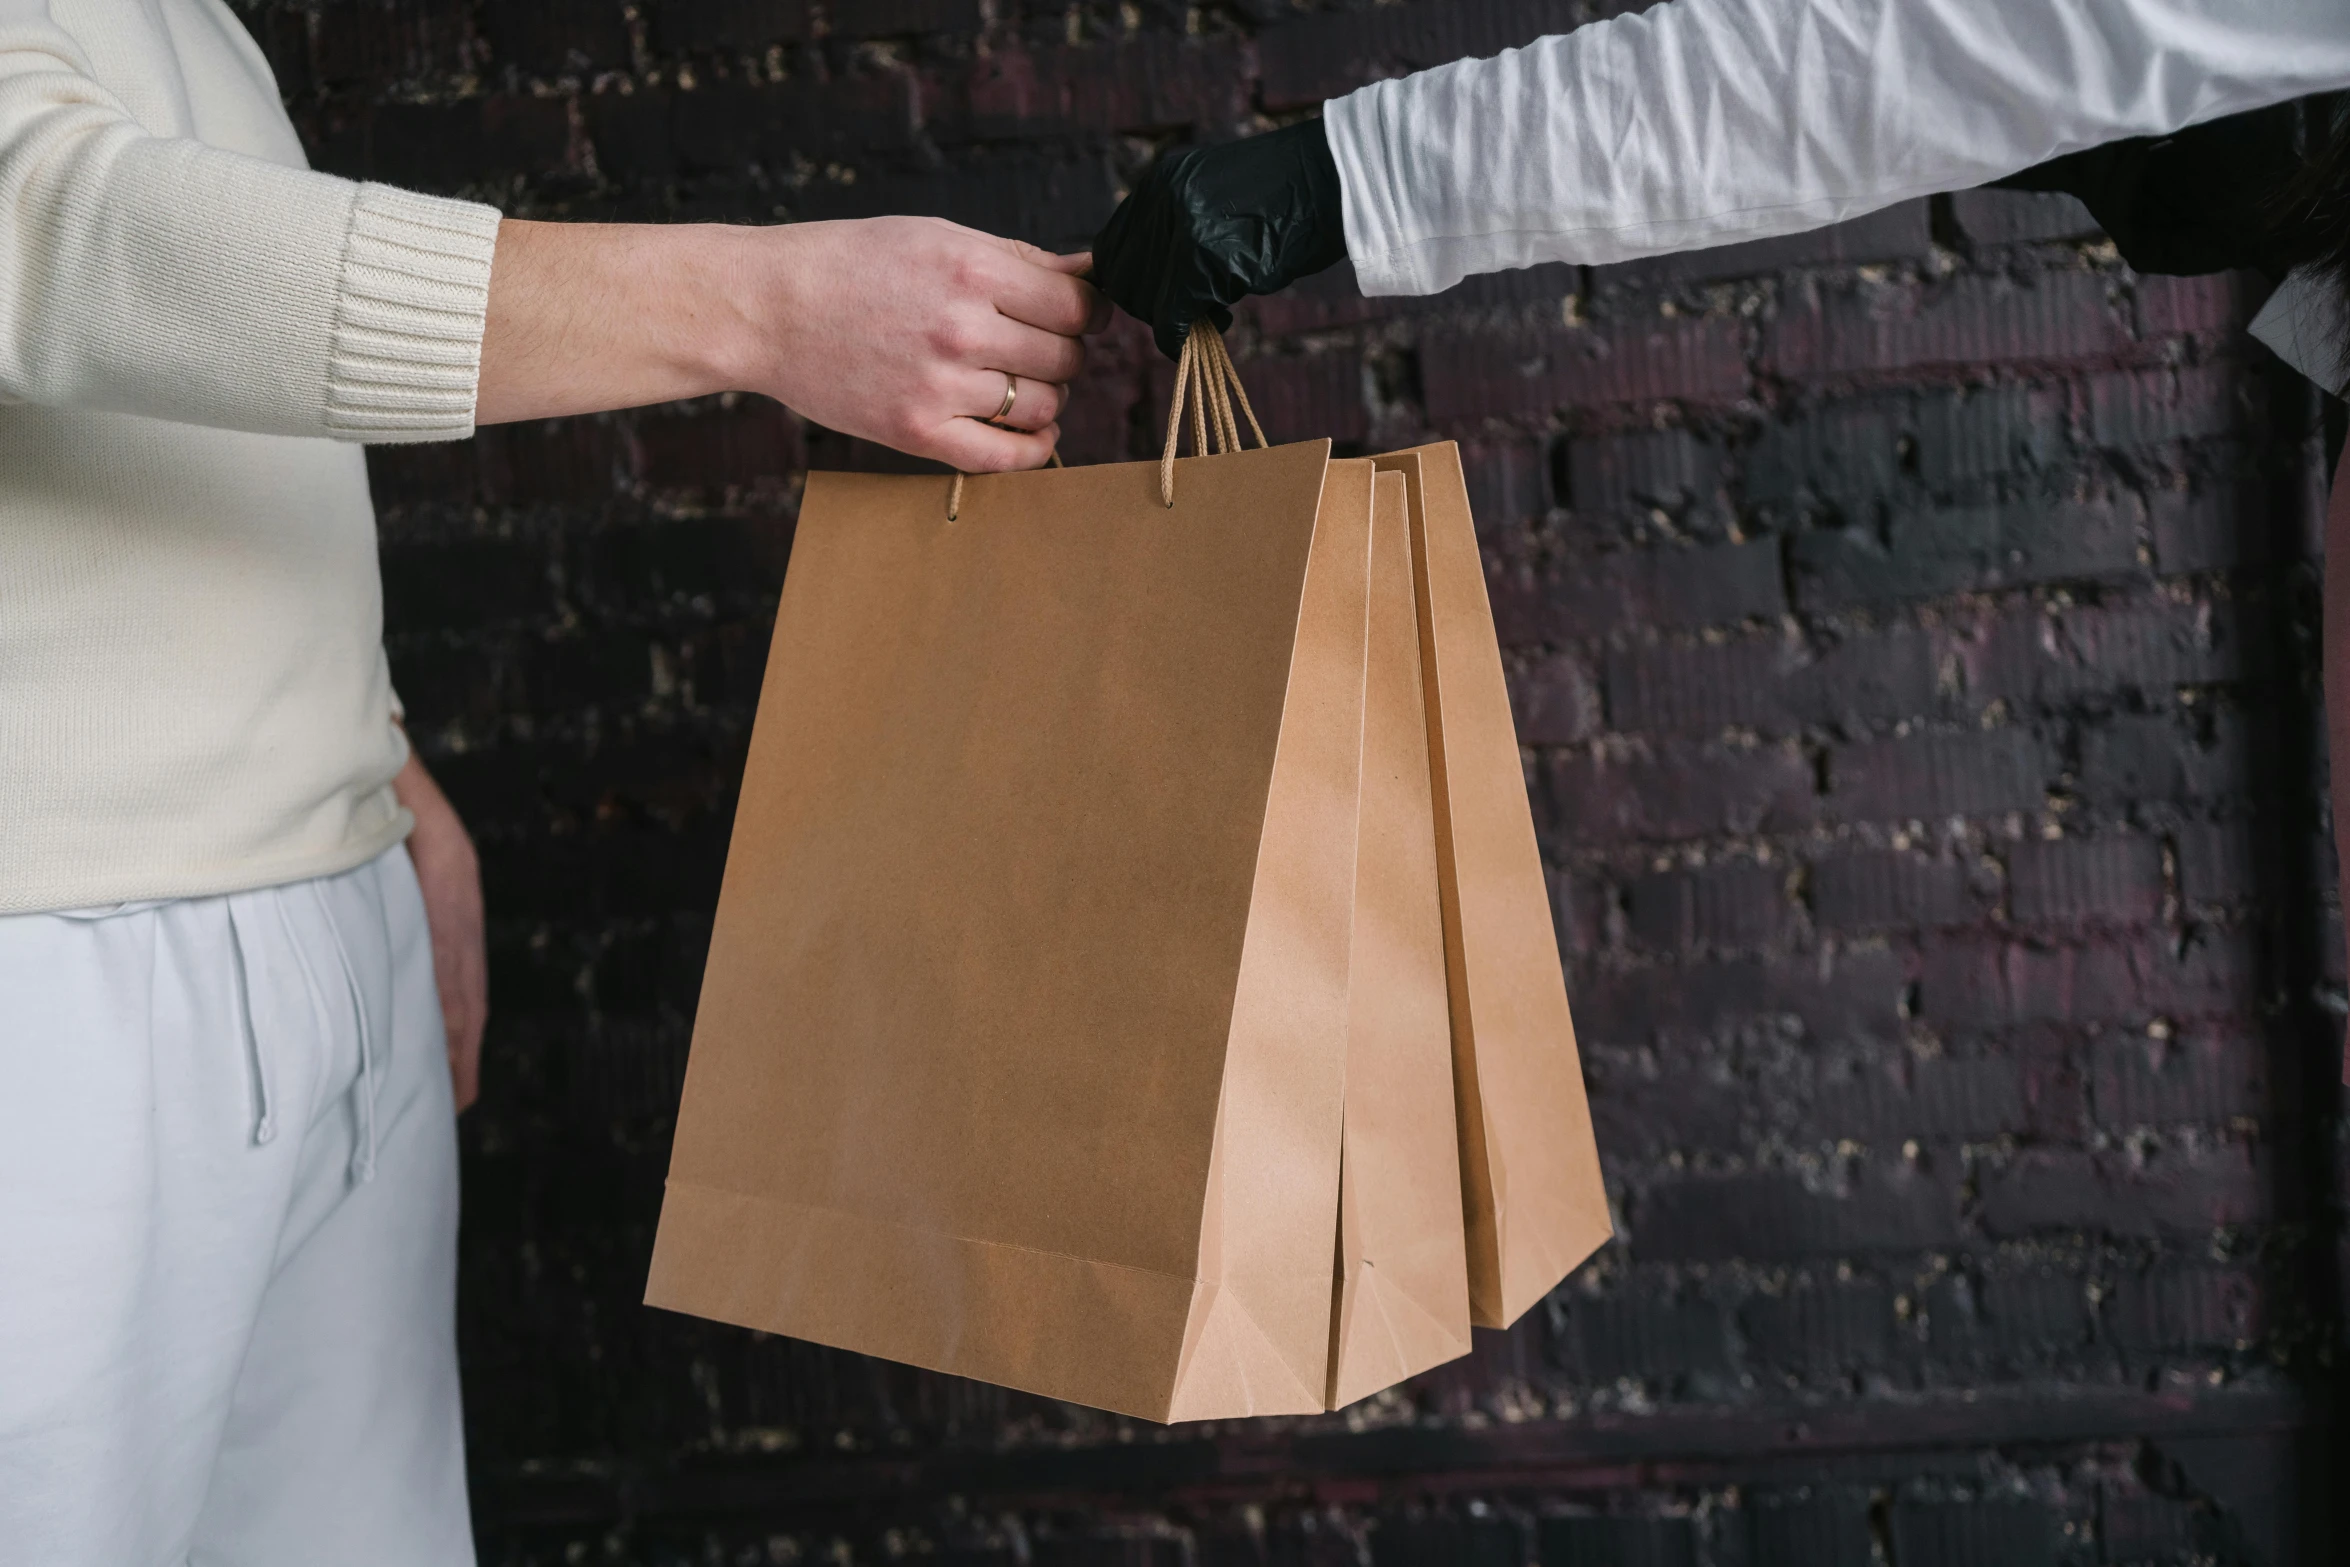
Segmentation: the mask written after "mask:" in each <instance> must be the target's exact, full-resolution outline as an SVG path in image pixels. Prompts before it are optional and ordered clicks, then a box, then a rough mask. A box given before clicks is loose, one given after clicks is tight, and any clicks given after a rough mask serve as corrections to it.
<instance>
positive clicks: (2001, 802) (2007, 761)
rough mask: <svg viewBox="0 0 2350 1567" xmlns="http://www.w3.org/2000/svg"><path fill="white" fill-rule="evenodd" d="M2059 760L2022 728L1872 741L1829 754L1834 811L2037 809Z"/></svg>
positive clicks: (1887, 815) (1919, 816) (1933, 813)
mask: <svg viewBox="0 0 2350 1567" xmlns="http://www.w3.org/2000/svg"><path fill="white" fill-rule="evenodd" d="M2054 776H2055V764H2054V763H2053V762H2052V760H2051V759H2050V758H2049V756H2048V755H2047V753H2046V750H2045V748H2044V747H2043V746H2042V745H2041V743H2040V742H2039V741H2038V740H2037V739H2036V738H2034V737H2033V736H2032V735H2030V734H2029V733H2026V732H2025V731H2023V730H2020V729H1988V730H1971V731H1961V732H1956V733H1951V732H1941V733H1927V734H1918V735H1911V736H1909V737H1907V738H1905V739H1899V740H1874V741H1868V742H1864V743H1862V744H1859V745H1851V746H1845V747H1842V748H1840V749H1837V750H1834V751H1831V752H1830V753H1829V761H1828V780H1829V782H1828V795H1827V800H1826V805H1827V809H1828V812H1829V814H1831V815H1833V816H1836V817H1840V818H1843V819H1847V820H1855V821H1871V820H1874V821H1885V820H1913V819H1914V820H1925V819H1932V818H1937V817H1946V816H1986V815H1996V814H1999V813H2001V812H2005V811H2031V810H2038V809H2039V808H2040V807H2041V806H2042V805H2043V804H2045V803H2046V798H2047V789H2048V785H2049V783H2050V782H2051V781H2052V780H2053V778H2054Z"/></svg>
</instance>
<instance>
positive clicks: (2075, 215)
mask: <svg viewBox="0 0 2350 1567" xmlns="http://www.w3.org/2000/svg"><path fill="white" fill-rule="evenodd" d="M1950 215H1951V216H1952V217H1953V218H1955V219H1956V220H1957V222H1958V228H1959V232H1960V233H1962V234H1964V235H1965V236H1966V237H1967V241H1968V243H1970V244H1974V245H2044V244H2048V243H2050V242H2051V241H2057V240H2086V239H2097V238H2100V237H2102V236H2103V234H2104V230H2103V229H2101V228H2099V227H2098V226H2097V220H2096V219H2095V218H2094V217H2092V216H2090V214H2089V209H2088V208H2087V207H2086V206H2084V205H2083V204H2082V202H2081V200H2080V198H2079V197H2077V196H2071V195H2067V194H2066V193H2065V192H2063V191H2024V190H1962V191H1957V192H1954V193H1953V194H1952V195H1951V197H1950Z"/></svg>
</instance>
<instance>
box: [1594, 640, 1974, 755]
mask: <svg viewBox="0 0 2350 1567" xmlns="http://www.w3.org/2000/svg"><path fill="white" fill-rule="evenodd" d="M1605 682H1606V692H1607V710H1608V716H1609V720H1610V722H1611V723H1612V724H1613V725H1614V726H1615V727H1616V728H1617V729H1619V730H1623V731H1627V732H1633V733H1637V732H1639V731H1642V730H1690V731H1704V730H1716V729H1722V728H1725V727H1731V726H1737V727H1743V728H1755V729H1762V730H1766V731H1786V730H1791V729H1798V728H1801V727H1803V726H1806V725H1810V724H1825V723H1836V722H1843V721H1847V720H1869V719H1886V718H1907V717H1915V716H1920V715H1923V714H1927V713H1930V712H1932V711H1933V710H1934V709H1935V707H1936V706H1937V693H1936V672H1935V666H1934V649H1933V645H1932V641H1931V639H1930V638H1929V637H1927V636H1926V634H1925V633H1923V632H1921V631H1919V630H1917V629H1916V628H1914V627H1906V626H1905V627H1897V628H1894V629H1892V630H1890V631H1886V632H1881V633H1863V634H1860V635H1856V636H1852V637H1850V638H1847V639H1846V640H1844V641H1841V642H1837V643H1833V644H1831V645H1828V646H1826V647H1815V646H1813V645H1812V644H1810V643H1808V642H1806V641H1804V640H1803V639H1801V638H1798V637H1796V636H1794V635H1792V634H1788V633H1781V634H1778V635H1768V634H1766V635H1760V636H1745V637H1734V638H1729V639H1726V640H1723V641H1718V642H1716V641H1706V642H1696V643H1690V642H1677V641H1676V642H1664V641H1656V642H1642V643H1635V644H1633V645H1631V646H1629V647H1616V648H1611V649H1610V650H1609V651H1608V654H1607V662H1606V667H1605Z"/></svg>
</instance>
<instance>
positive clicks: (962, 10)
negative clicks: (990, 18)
mask: <svg viewBox="0 0 2350 1567" xmlns="http://www.w3.org/2000/svg"><path fill="white" fill-rule="evenodd" d="M825 18H826V21H827V22H828V23H829V24H830V27H831V30H832V32H833V33H834V34H835V35H836V36H838V37H842V38H915V37H922V36H926V35H932V34H938V33H975V32H978V31H979V30H980V28H981V27H983V26H984V25H986V14H985V11H984V8H983V7H982V5H981V0H856V3H855V4H853V5H835V6H831V7H828V8H827V9H826V12H825Z"/></svg>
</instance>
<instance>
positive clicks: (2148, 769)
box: [2081, 714, 2254, 805]
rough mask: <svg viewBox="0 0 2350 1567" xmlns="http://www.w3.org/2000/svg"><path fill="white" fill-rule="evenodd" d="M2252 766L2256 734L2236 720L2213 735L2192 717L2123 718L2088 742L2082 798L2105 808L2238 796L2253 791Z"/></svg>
mask: <svg viewBox="0 0 2350 1567" xmlns="http://www.w3.org/2000/svg"><path fill="white" fill-rule="evenodd" d="M2253 768H2254V757H2253V752H2252V736H2251V734H2250V733H2249V732H2248V730H2247V728H2246V725H2245V724H2244V722H2243V721H2242V720H2241V719H2240V718H2238V717H2236V716H2234V715H2222V716H2221V717H2220V718H2219V719H2218V720H2217V721H2216V722H2214V723H2213V724H2212V725H2211V726H2210V727H2209V728H2208V729H2206V728H2204V727H2202V726H2200V725H2198V724H2196V723H2194V722H2193V717H2192V715H2191V714H2189V715H2182V717H2179V718H2166V717H2154V716H2146V717H2138V716H2129V717H2121V718H2115V719H2111V720H2109V721H2108V722H2106V723H2104V724H2101V725H2099V726H2097V727H2096V728H2094V729H2091V730H2089V731H2088V732H2087V734H2086V736H2085V737H2084V739H2083V741H2082V746H2081V793H2082V794H2083V796H2084V797H2086V798H2087V799H2089V800H2092V801H2095V802H2097V803H2098V804H2101V805H2123V804H2154V803H2159V804H2186V803H2190V802H2194V801H2201V800H2218V799H2229V798H2236V797H2240V796H2242V795H2244V794H2247V793H2249V792H2251V790H2252V787H2253Z"/></svg>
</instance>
